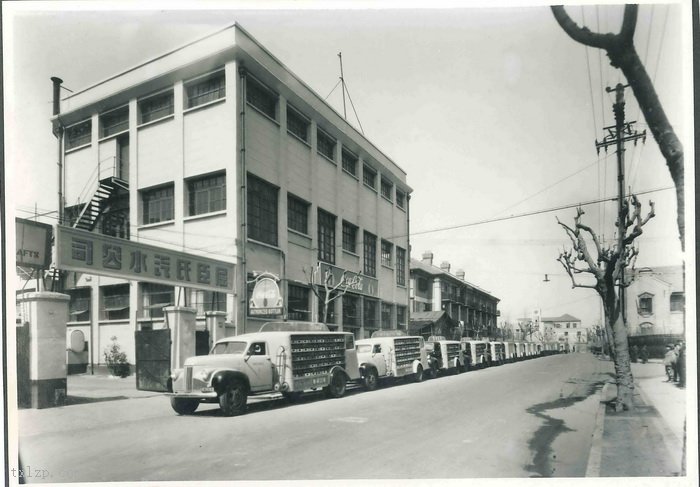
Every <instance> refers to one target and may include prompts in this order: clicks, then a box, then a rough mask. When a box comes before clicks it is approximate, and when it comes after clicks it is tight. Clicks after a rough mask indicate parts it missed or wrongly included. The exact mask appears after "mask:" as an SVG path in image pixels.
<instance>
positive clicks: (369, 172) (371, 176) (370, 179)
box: [362, 164, 377, 191]
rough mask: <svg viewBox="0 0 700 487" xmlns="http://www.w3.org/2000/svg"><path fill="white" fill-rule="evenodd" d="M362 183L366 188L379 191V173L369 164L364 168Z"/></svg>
mask: <svg viewBox="0 0 700 487" xmlns="http://www.w3.org/2000/svg"><path fill="white" fill-rule="evenodd" d="M362 182H363V183H365V186H367V187H369V188H372V189H374V190H375V191H376V189H377V171H375V170H374V169H372V168H371V167H369V166H368V165H367V164H365V165H363V166H362Z"/></svg>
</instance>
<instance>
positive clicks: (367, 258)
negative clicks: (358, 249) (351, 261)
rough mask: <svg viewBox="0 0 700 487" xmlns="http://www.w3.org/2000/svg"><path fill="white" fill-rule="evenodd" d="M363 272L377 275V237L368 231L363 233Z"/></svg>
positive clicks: (368, 274)
mask: <svg viewBox="0 0 700 487" xmlns="http://www.w3.org/2000/svg"><path fill="white" fill-rule="evenodd" d="M363 247H364V273H365V275H366V276H371V277H377V237H376V236H374V235H372V234H371V233H369V232H365V234H364V245H363Z"/></svg>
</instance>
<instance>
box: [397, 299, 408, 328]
mask: <svg viewBox="0 0 700 487" xmlns="http://www.w3.org/2000/svg"><path fill="white" fill-rule="evenodd" d="M396 324H397V325H399V326H400V325H406V306H399V305H398V304H397V305H396Z"/></svg>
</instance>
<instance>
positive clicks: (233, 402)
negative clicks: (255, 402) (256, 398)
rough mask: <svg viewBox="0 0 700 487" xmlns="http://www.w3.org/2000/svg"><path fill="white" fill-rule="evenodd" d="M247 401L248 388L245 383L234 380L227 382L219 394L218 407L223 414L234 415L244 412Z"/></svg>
mask: <svg viewBox="0 0 700 487" xmlns="http://www.w3.org/2000/svg"><path fill="white" fill-rule="evenodd" d="M247 402H248V389H247V388H246V386H245V384H244V383H243V382H241V381H239V380H235V381H233V382H231V383H230V384H228V385H227V386H226V388H225V389H224V392H222V393H221V395H220V396H219V407H220V408H221V411H222V412H223V413H224V416H236V415H238V414H243V413H245V408H246V403H247Z"/></svg>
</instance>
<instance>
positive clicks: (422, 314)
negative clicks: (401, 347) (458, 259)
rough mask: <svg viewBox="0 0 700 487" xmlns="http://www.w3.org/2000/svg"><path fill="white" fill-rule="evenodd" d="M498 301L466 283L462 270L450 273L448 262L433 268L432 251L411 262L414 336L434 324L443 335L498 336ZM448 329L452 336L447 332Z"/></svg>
mask: <svg viewBox="0 0 700 487" xmlns="http://www.w3.org/2000/svg"><path fill="white" fill-rule="evenodd" d="M499 301H500V300H499V299H498V298H497V297H495V296H493V295H492V294H491V293H489V292H488V291H485V290H483V289H481V288H480V287H478V286H476V285H475V284H472V283H470V282H467V281H466V280H465V272H464V271H463V270H458V271H457V272H456V273H455V274H451V273H450V263H449V262H443V263H442V264H440V267H436V266H434V265H433V253H432V252H425V253H424V254H423V256H422V260H415V259H411V279H410V302H411V323H412V326H411V331H412V332H414V333H415V332H418V331H421V330H424V329H425V328H426V327H428V326H429V325H430V324H431V323H433V324H436V325H437V330H436V329H433V331H440V332H441V333H440V334H442V335H449V334H456V335H459V336H470V337H476V336H479V337H485V336H495V334H496V318H497V317H498V315H499V312H498V309H497V308H498V302H499ZM419 328H420V330H419ZM433 328H435V327H433ZM445 330H448V331H451V332H452V333H444V331H445ZM421 332H422V331H421ZM423 334H425V333H423Z"/></svg>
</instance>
